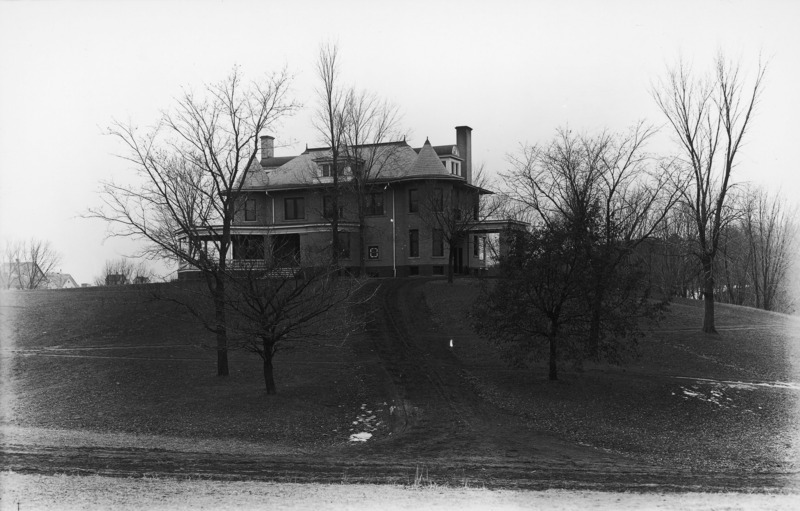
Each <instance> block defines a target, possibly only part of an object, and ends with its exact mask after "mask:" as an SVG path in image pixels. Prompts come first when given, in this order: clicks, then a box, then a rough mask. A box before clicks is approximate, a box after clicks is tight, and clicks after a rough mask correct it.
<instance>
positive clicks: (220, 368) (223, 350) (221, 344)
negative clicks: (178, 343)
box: [214, 278, 228, 376]
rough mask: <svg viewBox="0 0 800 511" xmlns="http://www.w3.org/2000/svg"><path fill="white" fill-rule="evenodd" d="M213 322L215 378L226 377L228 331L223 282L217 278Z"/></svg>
mask: <svg viewBox="0 0 800 511" xmlns="http://www.w3.org/2000/svg"><path fill="white" fill-rule="evenodd" d="M214 320H215V321H216V334H217V376H228V329H227V323H226V318H225V282H223V281H222V279H220V278H217V283H216V286H215V289H214Z"/></svg>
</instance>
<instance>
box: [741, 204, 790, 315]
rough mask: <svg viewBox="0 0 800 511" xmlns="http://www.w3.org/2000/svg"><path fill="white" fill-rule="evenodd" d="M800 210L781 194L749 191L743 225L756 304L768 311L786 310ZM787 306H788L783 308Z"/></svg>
mask: <svg viewBox="0 0 800 511" xmlns="http://www.w3.org/2000/svg"><path fill="white" fill-rule="evenodd" d="M795 218H796V210H795V209H794V208H792V207H790V206H789V205H788V204H787V203H786V201H784V200H783V199H781V198H780V196H771V195H769V194H768V193H767V192H765V191H764V190H760V189H751V190H749V191H748V193H747V194H746V199H745V202H744V208H743V212H742V219H741V224H742V225H741V227H740V230H741V231H743V234H744V236H743V237H744V238H745V239H746V245H747V247H748V250H749V253H750V258H749V259H748V260H747V261H746V263H749V266H750V274H751V278H752V290H753V298H754V305H755V306H756V307H758V308H761V309H764V310H780V309H782V308H783V309H784V310H785V309H786V307H785V306H786V305H788V304H780V303H779V301H780V299H781V298H783V299H784V300H785V298H786V295H787V294H788V293H787V291H786V286H787V277H788V274H789V270H790V268H791V264H792V254H794V252H795V251H794V248H795V241H796V237H797V224H796V222H795ZM782 305H784V307H782Z"/></svg>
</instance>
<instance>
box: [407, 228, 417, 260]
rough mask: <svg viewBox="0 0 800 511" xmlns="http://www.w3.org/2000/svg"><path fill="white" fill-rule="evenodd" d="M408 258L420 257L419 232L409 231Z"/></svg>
mask: <svg viewBox="0 0 800 511" xmlns="http://www.w3.org/2000/svg"><path fill="white" fill-rule="evenodd" d="M408 257H419V230H418V229H411V230H410V231H408Z"/></svg>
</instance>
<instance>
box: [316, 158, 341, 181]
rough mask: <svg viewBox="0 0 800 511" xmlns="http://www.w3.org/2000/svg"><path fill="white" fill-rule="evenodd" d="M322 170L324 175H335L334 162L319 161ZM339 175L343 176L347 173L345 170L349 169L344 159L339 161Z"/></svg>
mask: <svg viewBox="0 0 800 511" xmlns="http://www.w3.org/2000/svg"><path fill="white" fill-rule="evenodd" d="M318 165H319V166H320V170H321V171H322V177H333V163H319V164H318ZM337 166H338V167H339V173H338V174H339V175H340V176H343V175H344V174H345V170H347V168H348V167H347V164H346V163H345V162H343V161H341V160H340V161H339V163H338V165H337Z"/></svg>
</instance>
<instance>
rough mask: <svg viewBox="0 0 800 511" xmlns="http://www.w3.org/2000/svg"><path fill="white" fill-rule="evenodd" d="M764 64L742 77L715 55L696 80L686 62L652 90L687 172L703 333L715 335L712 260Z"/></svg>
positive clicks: (735, 65)
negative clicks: (699, 273) (708, 68)
mask: <svg viewBox="0 0 800 511" xmlns="http://www.w3.org/2000/svg"><path fill="white" fill-rule="evenodd" d="M765 73H766V65H765V64H763V63H761V62H759V64H758V67H757V70H756V73H755V76H754V77H753V78H752V79H751V80H747V79H746V78H745V77H744V76H743V73H742V71H741V67H740V65H739V64H738V63H734V62H732V61H730V60H728V59H726V58H725V57H724V56H723V55H718V56H717V57H716V60H715V62H714V70H713V73H712V74H711V75H710V76H704V77H700V78H697V77H695V76H694V75H693V73H692V70H691V69H690V68H689V66H688V65H687V64H686V63H685V62H682V61H681V62H679V63H678V64H677V65H676V66H675V67H673V68H670V69H669V70H668V71H667V75H666V77H665V78H664V79H663V80H662V81H661V83H659V84H658V85H656V86H655V87H654V88H653V90H652V94H653V97H654V99H655V101H656V103H657V104H658V107H659V108H660V109H661V111H662V112H663V114H664V115H665V116H666V118H667V120H668V122H669V125H671V126H672V128H673V131H674V133H673V134H674V135H675V136H676V138H677V140H678V143H679V146H680V152H681V161H682V163H683V165H684V167H685V169H686V172H687V173H688V177H689V180H688V181H689V186H688V187H687V188H686V190H685V192H684V193H683V197H682V200H683V202H684V203H685V204H686V206H687V207H688V208H689V209H690V210H691V212H692V215H693V217H694V223H695V224H696V226H697V243H696V245H697V246H696V249H695V255H696V257H697V258H698V259H699V261H700V264H701V266H702V271H703V295H704V302H705V314H704V316H703V332H706V333H715V332H716V327H715V323H714V287H715V258H716V257H717V252H718V250H719V246H720V237H721V235H722V232H723V229H724V227H725V225H726V224H727V223H728V222H729V221H730V219H731V208H730V207H729V204H728V195H729V192H730V190H731V187H732V186H733V184H734V180H733V170H734V167H735V163H736V158H737V156H738V154H739V150H740V148H741V147H742V141H743V140H744V136H745V134H746V133H747V131H748V129H749V127H750V121H751V119H752V115H753V112H754V110H755V106H756V104H757V102H758V98H759V96H760V94H761V91H762V88H763V83H764V76H765Z"/></svg>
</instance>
